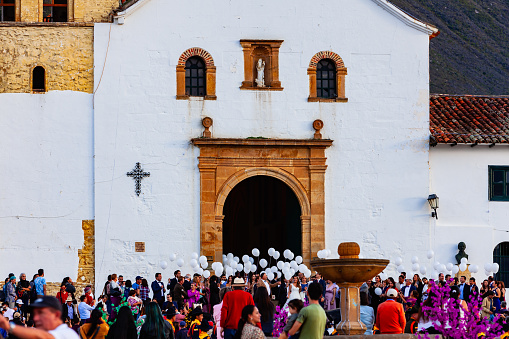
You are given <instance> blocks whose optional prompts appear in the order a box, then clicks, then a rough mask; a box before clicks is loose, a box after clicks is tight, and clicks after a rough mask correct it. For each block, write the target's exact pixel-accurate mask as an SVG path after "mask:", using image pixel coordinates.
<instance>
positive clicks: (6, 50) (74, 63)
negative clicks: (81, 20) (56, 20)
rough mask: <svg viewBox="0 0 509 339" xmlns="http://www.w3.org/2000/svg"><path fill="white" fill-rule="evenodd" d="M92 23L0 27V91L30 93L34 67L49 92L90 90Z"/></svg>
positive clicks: (91, 88) (92, 82)
mask: <svg viewBox="0 0 509 339" xmlns="http://www.w3.org/2000/svg"><path fill="white" fill-rule="evenodd" d="M93 39H94V31H93V27H92V26H85V27H84V26H81V27H75V26H70V25H69V24H61V25H58V26H54V27H49V26H40V27H39V26H22V25H20V26H11V27H0V93H30V92H31V74H32V69H33V68H34V67H35V66H38V65H40V66H43V67H44V68H45V69H46V89H47V90H48V91H56V90H60V91H64V90H70V91H81V92H87V93H92V92H93V84H94V77H93V68H94V60H93V57H94V56H93Z"/></svg>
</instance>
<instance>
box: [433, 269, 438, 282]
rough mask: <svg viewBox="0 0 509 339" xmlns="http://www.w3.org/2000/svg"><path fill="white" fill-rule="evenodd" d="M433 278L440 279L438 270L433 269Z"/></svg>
mask: <svg viewBox="0 0 509 339" xmlns="http://www.w3.org/2000/svg"><path fill="white" fill-rule="evenodd" d="M431 279H433V280H437V279H438V272H437V271H433V273H431Z"/></svg>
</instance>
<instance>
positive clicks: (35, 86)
mask: <svg viewBox="0 0 509 339" xmlns="http://www.w3.org/2000/svg"><path fill="white" fill-rule="evenodd" d="M32 91H34V92H46V70H45V69H44V67H42V66H37V67H35V68H34V71H33V73H32Z"/></svg>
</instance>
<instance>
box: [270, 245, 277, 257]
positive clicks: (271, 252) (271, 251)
mask: <svg viewBox="0 0 509 339" xmlns="http://www.w3.org/2000/svg"><path fill="white" fill-rule="evenodd" d="M274 252H276V250H275V249H274V248H273V247H271V248H269V255H270V256H271V257H272V256H273V255H274Z"/></svg>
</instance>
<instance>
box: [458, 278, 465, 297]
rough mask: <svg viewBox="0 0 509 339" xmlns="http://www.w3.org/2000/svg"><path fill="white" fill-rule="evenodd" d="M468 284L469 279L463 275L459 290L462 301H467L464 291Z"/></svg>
mask: <svg viewBox="0 0 509 339" xmlns="http://www.w3.org/2000/svg"><path fill="white" fill-rule="evenodd" d="M466 282H467V277H465V276H463V275H462V276H461V277H460V285H459V288H460V299H461V300H465V298H464V296H463V289H464V288H465V287H466Z"/></svg>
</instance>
